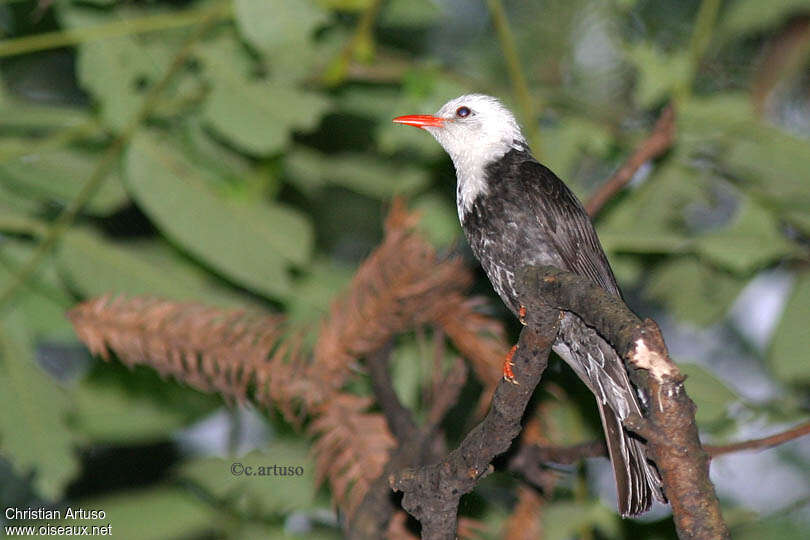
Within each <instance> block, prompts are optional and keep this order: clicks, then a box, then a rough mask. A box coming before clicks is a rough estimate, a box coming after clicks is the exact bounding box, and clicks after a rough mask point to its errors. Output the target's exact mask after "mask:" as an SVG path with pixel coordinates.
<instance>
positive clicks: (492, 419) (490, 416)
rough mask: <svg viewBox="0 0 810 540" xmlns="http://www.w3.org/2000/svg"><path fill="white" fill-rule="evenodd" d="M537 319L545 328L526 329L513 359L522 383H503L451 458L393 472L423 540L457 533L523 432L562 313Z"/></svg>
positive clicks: (395, 485)
mask: <svg viewBox="0 0 810 540" xmlns="http://www.w3.org/2000/svg"><path fill="white" fill-rule="evenodd" d="M535 320H536V322H537V323H538V325H537V326H536V327H535V328H537V329H539V330H535V329H530V328H524V329H523V332H522V333H521V335H520V341H519V342H518V349H517V352H516V354H515V356H514V358H513V362H514V363H515V373H516V374H517V377H518V382H519V384H512V383H510V382H507V381H504V380H502V381H501V382H500V383H499V385H498V387H497V389H496V390H495V394H494V396H493V397H492V405H491V407H490V409H489V412H488V413H487V416H486V417H485V418H484V420H483V421H482V422H481V423H480V424H478V425H477V426H476V427H475V428H473V429H472V431H470V433H469V434H467V436H466V437H465V438H464V440H463V441H462V443H461V445H460V446H459V447H458V448H457V449H456V450H454V451H453V452H451V453H450V454H449V455H448V456H447V457H445V458H444V459H442V460H441V461H439V462H438V463H434V464H432V465H428V466H424V467H417V468H408V469H404V470H400V471H398V472H395V473H393V474H391V475H390V477H389V483H390V485H391V487H392V488H393V489H394V490H396V491H402V492H403V493H404V496H403V498H402V506H403V508H405V510H407V511H408V512H409V513H410V514H411V515H413V516H414V517H416V518H417V519H418V520H419V521H420V522H421V523H422V538H429V539H448V540H452V539H454V538H455V537H456V526H457V523H458V504H459V500H460V499H461V496H462V495H464V494H465V493H468V492H470V491H472V490H473V488H474V487H475V485H476V484H477V483H478V481H479V480H480V479H481V478H483V477H484V476H486V475H487V474H489V473H490V472H491V471H492V466H491V465H490V463H491V461H492V459H493V458H494V457H495V456H497V455H498V454H501V453H503V452H505V451H506V450H507V449H508V448H509V446H510V445H511V443H512V440H513V439H514V438H515V437H517V435H518V434H519V433H520V429H521V427H520V420H521V417H522V416H523V412H524V411H525V409H526V405H527V404H528V402H529V399H530V398H531V395H532V393H533V391H534V388H535V387H536V386H537V383H538V382H540V377H541V376H542V374H543V371H544V370H545V368H546V365H547V363H548V354H549V351H550V350H551V345H552V343H553V342H554V339H555V337H556V334H557V328H558V313H557V311H556V310H548V309H544V310H542V311H538V312H537V313H536V314H535Z"/></svg>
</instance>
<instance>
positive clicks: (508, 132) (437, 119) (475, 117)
mask: <svg viewBox="0 0 810 540" xmlns="http://www.w3.org/2000/svg"><path fill="white" fill-rule="evenodd" d="M394 122H397V123H400V124H408V125H411V126H417V127H420V128H422V129H424V130H425V131H427V132H428V133H430V134H431V135H433V137H435V138H436V140H437V141H439V144H441V145H442V147H443V148H444V149H445V151H446V152H447V153H448V154H449V155H450V158H451V159H452V160H453V165H455V167H456V181H457V183H458V184H457V187H456V202H457V204H458V214H459V218H461V219H462V220H463V219H464V213H465V212H466V211H467V210H469V209H470V207H471V206H472V204H473V201H475V198H476V197H477V196H478V195H480V194H482V193H486V191H487V185H486V179H485V174H484V168H485V167H486V166H487V164H489V163H491V162H492V161H495V160H496V159H498V158H500V157H502V156H503V155H504V154H506V153H507V152H508V151H509V150H511V149H513V148H515V149H525V148H527V144H526V139H525V138H524V137H523V134H522V133H521V132H520V126H518V123H517V120H515V117H514V115H512V113H511V112H509V109H507V108H506V107H504V106H503V104H502V103H501V102H500V101H498V100H497V99H496V98H494V97H491V96H485V95H483V94H467V95H465V96H461V97H457V98H456V99H453V100H450V101H448V102H447V103H445V104H444V105H443V106H442V108H441V109H439V111H438V112H437V113H436V114H435V115H433V116H430V115H410V116H400V117H398V118H395V119H394Z"/></svg>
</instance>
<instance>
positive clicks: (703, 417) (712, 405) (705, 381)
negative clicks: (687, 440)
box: [678, 362, 740, 424]
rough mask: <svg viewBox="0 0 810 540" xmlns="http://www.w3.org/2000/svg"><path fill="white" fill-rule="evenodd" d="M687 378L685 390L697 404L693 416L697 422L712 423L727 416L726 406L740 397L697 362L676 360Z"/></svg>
mask: <svg viewBox="0 0 810 540" xmlns="http://www.w3.org/2000/svg"><path fill="white" fill-rule="evenodd" d="M678 367H679V368H680V370H681V372H683V373H684V374H685V375H686V376H687V377H688V378H687V379H686V391H687V392H688V393H689V397H691V398H692V399H693V400H694V401H695V403H696V404H697V412H696V414H695V418H696V419H697V421H698V423H701V424H703V423H714V422H719V421H722V420H724V419H725V418H726V417H727V412H728V408H729V406H730V405H732V404H733V403H737V402H738V401H739V400H740V398H739V396H738V395H737V394H736V393H734V392H733V391H732V390H731V389H730V388H729V387H728V386H726V385H725V383H723V381H721V380H720V379H718V378H717V377H715V376H714V374H713V373H711V372H710V371H709V370H707V369H706V368H704V367H701V366H699V365H697V364H690V363H686V362H678Z"/></svg>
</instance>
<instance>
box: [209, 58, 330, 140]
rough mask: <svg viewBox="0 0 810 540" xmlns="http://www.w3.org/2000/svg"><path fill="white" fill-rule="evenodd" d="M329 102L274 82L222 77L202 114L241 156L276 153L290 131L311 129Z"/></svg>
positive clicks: (312, 93)
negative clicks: (245, 154) (236, 148)
mask: <svg viewBox="0 0 810 540" xmlns="http://www.w3.org/2000/svg"><path fill="white" fill-rule="evenodd" d="M328 104H329V102H328V101H327V100H326V99H325V98H324V97H323V96H321V95H319V94H316V93H314V92H308V91H306V90H300V89H298V88H295V87H292V86H289V85H287V84H285V83H279V82H275V81H248V80H244V79H238V78H236V76H235V74H234V75H232V76H230V77H229V76H227V75H223V76H222V77H218V78H217V79H215V80H214V85H213V88H212V90H211V93H210V94H209V96H208V99H207V100H206V102H205V110H204V112H203V114H204V116H205V119H206V120H207V122H208V124H209V125H210V126H211V127H212V128H213V129H214V130H216V131H217V132H218V133H219V134H220V135H221V136H222V137H225V138H227V139H228V140H230V141H231V142H232V143H233V144H234V145H236V146H237V147H239V148H241V149H242V150H244V151H245V152H249V153H252V154H256V155H266V154H271V153H274V152H279V151H280V150H282V149H283V148H284V147H285V146H286V145H287V142H288V140H289V139H290V137H291V135H292V132H293V131H294V130H298V129H301V130H306V129H312V128H313V127H314V126H315V125H316V124H317V122H318V120H319V119H320V117H321V116H322V115H323V113H324V112H325V111H326V109H327V107H328Z"/></svg>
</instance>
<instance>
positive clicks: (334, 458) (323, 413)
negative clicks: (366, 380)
mask: <svg viewBox="0 0 810 540" xmlns="http://www.w3.org/2000/svg"><path fill="white" fill-rule="evenodd" d="M371 403H372V400H371V398H365V397H360V396H354V395H351V394H335V396H334V398H333V399H331V400H330V401H328V402H326V403H324V404H323V405H322V406H321V407H320V408H319V413H320V414H319V416H318V418H317V419H315V420H314V421H313V422H312V424H311V425H310V428H309V431H310V433H311V434H313V435H315V436H317V437H318V438H317V440H316V442H315V446H314V448H313V451H314V453H315V455H316V456H317V460H316V462H315V476H316V481H317V482H318V483H320V482H322V481H323V480H324V479H327V478H328V479H329V484H330V485H331V486H332V494H333V496H334V497H335V500H336V502H338V503H340V504H341V506H342V507H343V509H344V510H345V511H346V513H347V514H348V515H349V516H351V515H352V514H353V513H354V510H355V509H356V508H357V506H358V505H359V504H360V502H361V501H362V500H363V497H364V496H365V494H366V491H368V487H369V486H370V485H371V483H372V482H374V480H376V479H377V477H378V476H380V474H382V472H383V468H384V467H385V464H386V462H387V461H388V454H389V452H390V451H391V449H392V448H393V447H394V446H395V444H396V441H395V440H394V437H393V436H392V435H391V433H390V431H388V426H387V425H386V421H385V418H384V417H383V416H382V415H381V414H378V413H368V412H366V410H367V409H368V407H369V406H370V405H371Z"/></svg>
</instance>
